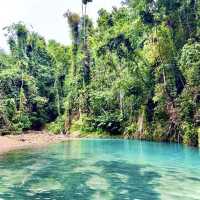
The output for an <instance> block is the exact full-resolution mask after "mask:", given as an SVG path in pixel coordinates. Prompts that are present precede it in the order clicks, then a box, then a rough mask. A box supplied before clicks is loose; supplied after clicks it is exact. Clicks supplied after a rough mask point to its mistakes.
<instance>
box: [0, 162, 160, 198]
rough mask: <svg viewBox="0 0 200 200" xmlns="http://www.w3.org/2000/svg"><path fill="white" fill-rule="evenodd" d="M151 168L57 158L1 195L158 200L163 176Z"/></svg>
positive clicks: (0, 196) (125, 163)
mask: <svg viewBox="0 0 200 200" xmlns="http://www.w3.org/2000/svg"><path fill="white" fill-rule="evenodd" d="M29 164H30V163H29ZM11 166H12V165H11ZM18 167H19V166H18ZM147 167H148V166H145V165H144V166H141V165H135V164H130V163H127V162H125V161H124V160H117V161H98V162H96V163H92V164H89V163H88V164H87V162H86V161H85V160H84V159H68V160H67V161H66V160H57V159H55V158H54V159H52V160H50V161H49V163H48V165H46V166H45V163H44V166H42V167H39V168H38V169H37V170H35V171H33V172H32V174H30V177H28V178H27V179H25V180H24V183H23V184H20V185H19V184H17V185H11V186H10V188H9V190H8V191H7V193H3V194H1V193H0V198H3V199H5V200H7V199H13V197H14V199H17V200H18V199H20V200H24V199H30V200H31V199H52V200H53V199H54V200H63V199H66V200H68V199H70V200H96V199H100V200H110V199H112V200H123V199H130V200H134V199H137V200H151V199H152V200H158V199H160V198H159V193H157V192H156V191H155V187H156V186H157V185H156V182H157V179H159V177H160V176H159V174H158V173H156V172H153V171H148V170H147ZM74 169H78V170H74ZM95 169H100V170H95ZM145 169H146V170H145Z"/></svg>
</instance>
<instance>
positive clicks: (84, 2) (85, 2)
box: [82, 0, 93, 5]
mask: <svg viewBox="0 0 200 200" xmlns="http://www.w3.org/2000/svg"><path fill="white" fill-rule="evenodd" d="M92 1H93V0H82V2H83V4H85V5H86V4H87V3H90V2H92Z"/></svg>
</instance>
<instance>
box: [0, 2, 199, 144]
mask: <svg viewBox="0 0 200 200" xmlns="http://www.w3.org/2000/svg"><path fill="white" fill-rule="evenodd" d="M83 3H84V5H83V8H84V7H85V6H87V3H92V2H91V1H83ZM80 6H81V5H80ZM83 10H85V9H83ZM61 15H62V13H61ZM199 16H200V1H197V0H181V1H180V0H127V1H124V2H123V5H122V6H121V8H115V7H113V9H112V11H111V12H108V11H106V10H104V9H101V10H99V18H98V21H97V24H96V25H94V24H93V23H92V21H91V20H90V18H89V17H88V16H87V13H84V14H83V16H79V15H78V14H76V13H73V12H71V11H67V12H66V13H65V14H64V17H65V18H66V25H67V23H68V24H69V26H70V29H71V39H72V45H71V46H64V45H62V44H59V43H57V42H56V41H53V40H52V41H45V39H44V38H43V37H41V36H40V35H38V34H37V33H35V32H30V31H29V30H28V29H27V28H26V26H25V25H24V24H23V23H17V24H13V25H11V26H8V27H6V28H5V32H6V33H7V39H8V44H9V47H10V53H5V52H4V51H2V50H1V51H0V133H1V134H9V133H12V134H13V133H14V134H17V133H20V132H22V131H25V130H29V129H34V130H40V129H43V128H47V129H48V130H50V131H51V132H53V133H61V132H62V133H66V134H70V132H73V131H80V132H84V133H91V134H93V133H96V132H97V133H99V134H103V133H104V132H106V133H109V134H111V135H123V136H124V137H128V138H140V139H147V140H157V141H174V142H183V143H185V144H188V145H193V146H197V145H198V144H199V143H200V20H199ZM66 37H67V36H66ZM198 135H199V136H198ZM198 138H199V139H198Z"/></svg>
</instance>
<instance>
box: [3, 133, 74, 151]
mask: <svg viewBox="0 0 200 200" xmlns="http://www.w3.org/2000/svg"><path fill="white" fill-rule="evenodd" d="M72 138H76V136H70V137H69V136H66V135H54V134H50V133H47V132H45V131H29V132H26V133H23V134H21V135H7V136H0V154H3V153H7V152H9V151H13V150H18V149H25V148H32V147H39V146H45V145H48V144H52V143H58V142H63V141H67V140H69V139H72Z"/></svg>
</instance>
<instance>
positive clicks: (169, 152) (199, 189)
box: [0, 140, 200, 200]
mask: <svg viewBox="0 0 200 200" xmlns="http://www.w3.org/2000/svg"><path fill="white" fill-rule="evenodd" d="M2 199H5V200H7V199H12V200H32V199H34V200H37V199H42V200H43V199H44V200H45V199H51V200H60V199H64V200H128V199H130V200H158V199H163V200H165V199H166V200H199V199H200V152H199V149H194V148H189V147H184V146H181V145H176V144H164V143H153V142H141V141H131V140H74V141H68V142H65V143H62V144H56V145H50V146H48V147H45V148H40V149H32V150H21V151H16V152H12V153H9V154H7V155H5V156H3V157H0V200H2Z"/></svg>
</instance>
